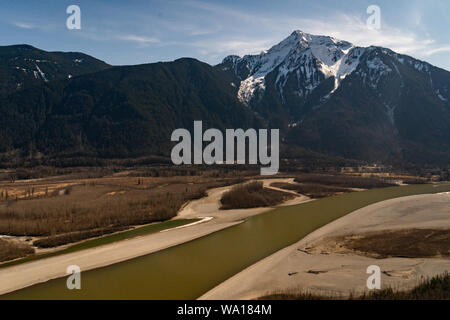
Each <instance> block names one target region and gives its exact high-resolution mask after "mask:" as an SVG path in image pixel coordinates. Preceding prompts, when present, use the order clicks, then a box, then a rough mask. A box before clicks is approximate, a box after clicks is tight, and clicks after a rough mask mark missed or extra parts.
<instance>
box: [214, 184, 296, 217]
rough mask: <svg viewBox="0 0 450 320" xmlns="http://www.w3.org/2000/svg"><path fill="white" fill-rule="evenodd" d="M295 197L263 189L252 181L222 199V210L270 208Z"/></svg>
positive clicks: (238, 186)
mask: <svg viewBox="0 0 450 320" xmlns="http://www.w3.org/2000/svg"><path fill="white" fill-rule="evenodd" d="M291 198H293V195H291V194H288V193H285V192H281V191H277V190H272V189H268V188H264V187H263V183H262V182H260V181H252V182H248V183H244V184H240V185H237V186H235V187H233V188H232V189H231V190H230V191H228V192H225V193H224V194H223V195H222V198H221V199H220V202H221V204H222V207H221V209H223V210H228V209H246V208H258V207H269V206H274V205H277V204H280V203H282V202H283V201H285V200H287V199H291Z"/></svg>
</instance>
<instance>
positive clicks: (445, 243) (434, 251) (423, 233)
mask: <svg viewBox="0 0 450 320" xmlns="http://www.w3.org/2000/svg"><path fill="white" fill-rule="evenodd" d="M336 241H337V243H339V245H340V246H342V247H344V248H347V249H350V250H353V251H357V252H359V253H362V254H366V255H369V256H372V257H375V258H388V257H405V258H426V257H435V256H450V230H448V229H446V230H445V229H443V230H440V229H439V230H436V229H404V230H395V231H383V232H376V233H369V234H364V235H361V236H344V237H342V238H340V239H337V240H336Z"/></svg>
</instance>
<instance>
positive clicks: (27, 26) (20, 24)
mask: <svg viewBox="0 0 450 320" xmlns="http://www.w3.org/2000/svg"><path fill="white" fill-rule="evenodd" d="M12 24H13V25H14V26H16V27H18V28H22V29H33V28H34V26H33V25H32V24H29V23H24V22H13V23H12Z"/></svg>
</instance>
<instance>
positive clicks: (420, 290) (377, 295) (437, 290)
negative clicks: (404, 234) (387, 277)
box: [258, 273, 450, 300]
mask: <svg viewBox="0 0 450 320" xmlns="http://www.w3.org/2000/svg"><path fill="white" fill-rule="evenodd" d="M338 299H339V300H343V299H344V298H343V297H339V296H332V295H329V296H327V295H316V294H312V293H309V292H306V291H302V290H301V289H298V290H286V291H279V292H274V293H271V294H268V295H265V296H263V297H260V298H259V299H258V300H338ZM347 299H349V300H450V275H449V274H448V273H444V274H442V275H438V276H435V277H432V278H429V279H425V280H422V281H421V282H420V284H419V285H417V286H416V287H414V288H413V289H411V290H407V291H401V290H395V289H392V288H386V289H382V290H374V291H370V292H368V293H364V294H362V295H353V294H351V295H350V296H349V297H348V298H347Z"/></svg>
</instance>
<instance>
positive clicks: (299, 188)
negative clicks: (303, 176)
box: [271, 182, 353, 198]
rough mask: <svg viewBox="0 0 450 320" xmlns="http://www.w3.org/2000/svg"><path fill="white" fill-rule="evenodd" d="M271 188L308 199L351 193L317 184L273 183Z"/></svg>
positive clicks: (350, 190)
mask: <svg viewBox="0 0 450 320" xmlns="http://www.w3.org/2000/svg"><path fill="white" fill-rule="evenodd" d="M271 186H273V187H276V188H281V189H285V190H291V191H295V192H297V193H299V194H304V195H305V196H308V197H310V198H324V197H330V196H332V195H335V194H339V193H344V192H352V191H353V190H352V189H348V188H341V187H334V186H326V185H322V184H318V183H282V182H275V183H272V184H271Z"/></svg>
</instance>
